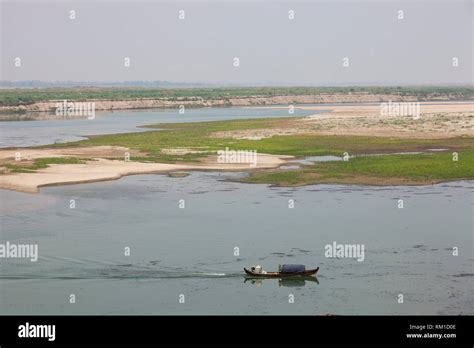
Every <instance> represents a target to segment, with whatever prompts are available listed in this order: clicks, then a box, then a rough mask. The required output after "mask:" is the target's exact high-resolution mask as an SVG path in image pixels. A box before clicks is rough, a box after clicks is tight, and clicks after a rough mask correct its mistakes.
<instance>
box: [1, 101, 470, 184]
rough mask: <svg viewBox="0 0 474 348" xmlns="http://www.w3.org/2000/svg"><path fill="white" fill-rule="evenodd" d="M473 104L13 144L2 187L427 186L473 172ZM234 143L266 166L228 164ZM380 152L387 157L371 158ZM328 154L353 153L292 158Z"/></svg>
mask: <svg viewBox="0 0 474 348" xmlns="http://www.w3.org/2000/svg"><path fill="white" fill-rule="evenodd" d="M472 107H473V104H471V103H438V104H432V103H426V104H422V105H421V114H420V117H419V118H417V119H415V118H413V117H407V116H397V117H393V116H390V117H386V116H381V115H380V107H377V106H367V105H359V106H334V107H331V112H329V113H327V114H318V115H314V116H309V117H288V118H269V119H244V120H231V121H213V122H194V123H174V124H157V125H152V126H149V127H148V128H150V131H147V132H139V133H126V134H110V135H101V136H91V137H90V138H89V139H88V140H84V141H78V142H72V143H66V144H56V145H51V146H43V147H36V148H29V149H28V148H18V149H5V150H1V151H0V170H1V171H2V174H1V175H0V188H6V189H13V190H19V191H24V192H37V191H38V188H39V187H42V186H49V185H61V184H72V183H81V182H92V181H101V180H113V179H118V178H120V177H122V176H124V175H131V174H141V173H169V172H173V171H183V170H216V171H221V170H233V171H249V173H250V175H249V176H248V177H247V178H243V179H241V181H243V182H248V183H266V184H272V185H278V186H300V185H308V184H317V183H344V184H367V185H425V184H432V183H437V182H443V181H452V180H464V179H473V178H474V111H473V108H472ZM307 108H313V109H317V108H319V107H307ZM326 108H327V107H326ZM154 129H159V130H154ZM225 149H229V150H230V151H232V150H237V151H238V150H240V151H248V152H251V153H257V154H258V156H257V158H256V160H255V164H256V165H255V166H250V165H249V163H239V162H238V161H237V162H235V161H232V160H231V161H229V162H224V163H222V161H219V160H218V156H217V153H218V152H219V151H223V150H225ZM400 152H402V153H407V152H408V154H402V155H401V154H399V153H400ZM412 152H416V153H412ZM17 153H19V157H18V156H17ZM370 154H385V156H366V155H370ZM325 155H332V156H338V157H343V156H345V157H347V159H348V161H338V162H323V163H316V164H312V165H304V166H297V167H295V166H294V164H293V168H291V167H290V169H288V168H285V166H282V165H283V164H285V163H287V162H288V161H289V160H291V159H293V158H294V157H297V158H304V157H307V156H325ZM15 156H17V159H18V158H19V160H15ZM354 156H355V157H354ZM177 180H179V179H177Z"/></svg>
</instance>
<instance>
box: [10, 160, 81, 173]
mask: <svg viewBox="0 0 474 348" xmlns="http://www.w3.org/2000/svg"><path fill="white" fill-rule="evenodd" d="M85 162H86V160H85V159H81V158H77V157H45V158H37V159H35V160H34V161H33V163H31V164H21V163H20V164H6V165H5V167H7V168H8V169H9V171H10V172H14V173H33V172H34V171H36V170H38V169H44V168H47V167H49V165H50V164H81V163H85Z"/></svg>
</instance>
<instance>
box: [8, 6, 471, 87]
mask: <svg viewBox="0 0 474 348" xmlns="http://www.w3.org/2000/svg"><path fill="white" fill-rule="evenodd" d="M70 10H74V11H75V16H76V18H75V19H73V20H72V19H70V12H69V11H70ZM179 10H184V11H185V19H184V20H180V19H179V17H178V15H179ZM289 10H294V14H295V15H294V19H293V20H290V19H289V18H288V17H289V13H288V11H289ZM399 10H402V11H403V16H404V19H402V20H400V19H398V18H397V17H398V16H399V12H398V11H399ZM1 39H2V41H1V59H2V60H1V62H0V67H1V71H0V73H1V74H0V79H2V80H44V81H54V80H76V81H130V80H168V81H176V82H184V81H189V82H218V83H220V82H224V83H280V84H307V85H310V84H316V85H321V84H323V85H338V84H354V83H375V84H438V83H464V84H472V83H473V63H472V61H473V1H472V0H468V1H458V0H444V1H413V0H412V1H378V2H376V1H84V0H81V1H1ZM16 57H19V58H21V66H20V67H15V58H16ZM125 57H129V58H130V67H125V66H124V58H125ZM234 57H238V58H239V60H240V66H239V67H234V65H233V63H234V61H233V59H234ZM344 57H347V58H349V66H348V67H343V59H344ZM453 57H457V58H458V61H459V66H458V67H453V66H452V65H453Z"/></svg>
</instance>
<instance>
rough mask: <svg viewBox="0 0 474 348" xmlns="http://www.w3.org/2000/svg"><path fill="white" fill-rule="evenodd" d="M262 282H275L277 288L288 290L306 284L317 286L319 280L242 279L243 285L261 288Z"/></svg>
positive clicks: (311, 278)
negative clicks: (247, 284)
mask: <svg viewBox="0 0 474 348" xmlns="http://www.w3.org/2000/svg"><path fill="white" fill-rule="evenodd" d="M264 281H268V282H276V283H277V284H278V286H279V287H281V286H285V287H288V288H291V287H297V288H299V287H302V286H305V285H306V282H309V283H316V284H318V285H319V280H318V278H317V277H315V276H308V277H293V278H249V277H246V278H245V279H244V283H249V284H252V285H255V286H261V285H262V284H263V282H264Z"/></svg>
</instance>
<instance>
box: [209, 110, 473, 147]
mask: <svg viewBox="0 0 474 348" xmlns="http://www.w3.org/2000/svg"><path fill="white" fill-rule="evenodd" d="M267 108H272V109H273V108H275V109H288V107H276V106H275V107H267ZM298 109H302V110H319V111H328V112H326V113H321V114H315V115H312V116H309V117H305V118H303V119H296V120H294V121H288V122H287V123H286V124H285V126H284V127H276V128H272V129H250V130H236V131H224V132H219V133H216V134H215V136H218V137H233V138H236V139H252V140H256V139H263V138H269V137H272V136H276V135H295V134H314V135H318V134H319V135H364V136H382V137H397V138H425V139H436V138H452V137H459V136H466V137H473V136H474V103H472V102H436V103H434V102H429V103H420V117H419V119H414V118H413V117H411V116H386V115H382V114H381V106H380V104H374V105H336V106H298Z"/></svg>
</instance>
